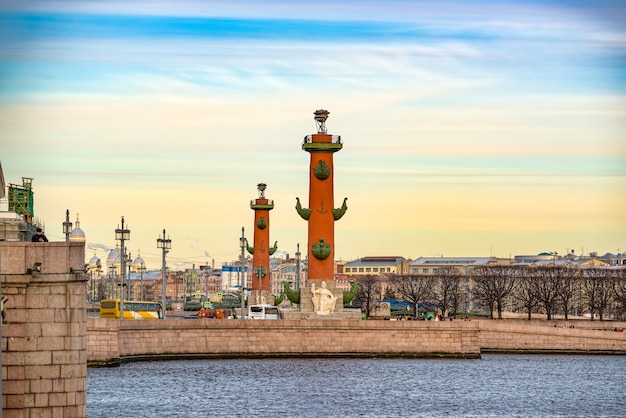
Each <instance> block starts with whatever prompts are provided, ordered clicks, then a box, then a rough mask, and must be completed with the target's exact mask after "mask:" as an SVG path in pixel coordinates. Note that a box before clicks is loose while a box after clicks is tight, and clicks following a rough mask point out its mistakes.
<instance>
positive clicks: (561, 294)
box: [557, 268, 580, 321]
mask: <svg viewBox="0 0 626 418" xmlns="http://www.w3.org/2000/svg"><path fill="white" fill-rule="evenodd" d="M558 272H559V273H560V274H561V278H560V280H561V286H560V287H559V289H558V291H557V297H558V301H559V302H560V304H561V307H562V308H563V314H564V315H565V320H566V321H567V318H568V314H569V311H570V309H571V308H572V306H571V303H570V302H571V301H572V299H574V297H575V296H576V294H577V293H578V292H579V283H580V281H579V276H578V270H575V269H572V268H565V269H559V271H558Z"/></svg>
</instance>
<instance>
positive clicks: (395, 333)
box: [87, 318, 480, 364]
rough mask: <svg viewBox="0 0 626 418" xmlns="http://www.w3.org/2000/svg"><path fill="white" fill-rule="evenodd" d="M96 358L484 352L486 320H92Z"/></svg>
mask: <svg viewBox="0 0 626 418" xmlns="http://www.w3.org/2000/svg"><path fill="white" fill-rule="evenodd" d="M118 326H120V328H118ZM87 329H88V331H87V350H88V359H89V362H90V363H91V364H93V363H97V362H104V363H106V362H111V361H113V362H115V360H119V359H120V358H121V359H127V360H128V359H133V358H146V357H165V358H167V357H184V356H201V357H213V356H214V357H229V356H247V357H281V356H284V357H289V356H311V357H313V356H314V357H319V356H329V357H332V356H373V355H375V356H420V357H440V356H459V357H478V356H479V355H480V347H479V340H478V323H477V322H475V323H472V322H462V321H457V322H441V323H435V322H421V323H420V322H419V321H404V322H402V321H398V322H395V321H394V322H391V321H354V320H352V321H350V320H280V321H241V320H180V319H165V320H150V321H122V322H120V321H118V320H116V319H92V318H90V319H88V321H87Z"/></svg>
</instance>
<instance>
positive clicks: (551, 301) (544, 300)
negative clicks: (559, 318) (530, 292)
mask: <svg viewBox="0 0 626 418" xmlns="http://www.w3.org/2000/svg"><path fill="white" fill-rule="evenodd" d="M563 269H564V267H552V266H551V267H538V268H537V270H535V271H536V273H537V274H536V277H535V286H536V289H537V299H538V301H539V304H540V305H541V307H543V309H544V310H545V312H546V319H547V320H548V321H550V320H552V318H553V317H554V314H555V313H556V307H557V299H558V295H559V291H560V287H561V285H562V280H561V278H562V276H563V273H562V271H561V270H563Z"/></svg>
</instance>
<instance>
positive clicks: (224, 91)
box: [0, 0, 626, 269]
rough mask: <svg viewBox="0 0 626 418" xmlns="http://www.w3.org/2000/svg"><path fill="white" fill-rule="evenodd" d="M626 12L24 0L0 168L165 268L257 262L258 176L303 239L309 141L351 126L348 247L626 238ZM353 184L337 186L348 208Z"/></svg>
mask: <svg viewBox="0 0 626 418" xmlns="http://www.w3.org/2000/svg"><path fill="white" fill-rule="evenodd" d="M625 20H626V7H624V6H623V5H622V4H621V3H620V2H615V1H611V0H606V1H591V0H589V1H586V0H579V1H563V0H551V1H539V0H535V1H495V0H493V1H491V0H487V1H484V0H481V1H478V0H468V1H442V2H425V1H408V0H399V1H395V2H392V3H380V2H374V1H361V2H352V1H332V2H331V1H320V2H316V3H315V7H312V5H311V4H294V3H290V2H283V1H268V2H263V5H262V7H261V5H259V4H258V3H256V2H250V1H241V0H234V1H231V2H228V3H226V2H215V1H196V0H186V1H180V2H166V1H161V0H152V1H150V0H149V1H142V2H124V1H117V0H114V1H106V2H99V1H81V2H74V1H63V0H61V1H55V2H45V1H29V2H21V1H12V0H9V1H5V2H2V4H0V27H2V31H0V42H1V43H2V45H3V48H2V49H1V50H0V163H1V164H2V167H3V170H4V176H5V180H6V182H7V183H18V184H19V183H20V182H21V177H32V178H34V181H33V189H34V192H35V211H36V216H38V217H39V218H40V219H41V220H42V221H44V222H45V226H46V228H45V232H46V235H47V236H48V238H49V239H50V240H63V239H64V236H63V233H62V222H63V221H64V220H65V211H66V210H67V209H69V210H70V218H71V219H70V220H71V221H72V222H75V221H76V217H77V214H79V219H80V223H81V228H82V229H83V230H84V231H85V234H86V237H87V243H88V249H87V254H86V257H87V259H89V258H91V256H92V255H93V253H94V249H95V250H96V254H97V255H98V257H100V258H101V259H103V260H104V259H105V258H106V254H108V251H109V250H110V249H111V248H114V247H115V245H116V242H115V240H114V238H115V233H114V230H115V228H116V227H117V226H118V225H119V223H120V218H121V217H122V216H124V218H125V221H126V223H127V225H128V227H129V229H130V230H131V239H130V241H128V242H127V243H126V246H127V247H128V249H129V250H130V251H131V254H132V256H133V258H134V257H136V256H137V255H138V252H139V251H140V252H141V256H142V258H144V259H145V260H146V263H147V264H148V267H149V268H155V267H157V268H158V265H159V263H160V256H161V253H160V251H159V249H158V248H157V245H156V240H157V238H158V237H159V235H160V234H161V233H162V231H163V229H164V228H165V229H166V231H167V234H168V235H169V237H170V239H171V240H172V249H171V251H170V252H169V253H168V256H167V258H168V265H170V266H171V268H176V269H178V268H190V267H191V266H192V264H196V266H198V265H200V264H202V265H203V264H205V263H209V264H211V263H212V262H213V260H214V261H215V263H216V264H217V265H218V266H219V265H221V264H222V263H224V262H232V261H233V260H235V259H236V258H237V256H238V255H239V237H240V235H241V227H244V228H245V229H246V236H247V237H248V238H251V232H250V231H252V224H253V216H254V212H253V211H252V210H251V209H250V206H249V204H250V200H252V199H254V198H255V197H256V196H257V191H256V185H257V184H258V183H261V182H263V183H266V184H267V185H268V186H267V191H266V196H267V198H269V199H273V200H274V202H275V208H274V210H273V211H272V213H271V228H272V230H271V233H270V235H271V238H272V240H277V241H278V247H279V252H278V254H283V255H284V254H287V253H288V254H290V255H291V256H293V254H294V253H295V251H296V246H297V244H300V252H301V253H302V254H303V256H304V255H305V254H306V245H307V236H306V234H307V226H306V222H304V221H303V220H302V219H300V217H299V216H298V214H297V213H296V211H295V209H294V206H295V199H296V197H299V198H300V200H301V201H302V202H303V204H306V202H308V154H307V153H306V152H304V151H302V149H301V143H302V139H303V137H304V136H305V135H308V134H311V133H314V131H315V124H314V121H313V112H314V111H315V110H316V109H320V108H323V109H328V110H329V111H330V117H329V119H328V121H327V123H326V125H327V128H328V133H330V134H334V135H341V137H342V140H343V143H344V148H343V150H342V152H341V153H338V154H337V155H336V157H335V169H336V171H335V176H334V178H335V187H334V188H335V197H336V199H337V196H340V197H341V198H343V197H344V196H347V197H348V202H347V204H348V211H347V212H346V214H345V216H344V217H343V218H342V220H341V222H338V223H337V225H336V239H335V242H336V245H337V248H336V251H335V258H336V259H343V260H354V259H357V258H360V257H364V256H368V255H398V256H403V257H406V258H412V259H415V258H418V257H421V256H423V257H428V256H437V255H444V256H473V257H474V256H491V255H493V256H497V257H513V256H514V255H521V254H536V253H540V252H544V251H547V252H554V251H556V252H558V253H565V252H568V251H571V250H572V249H574V251H575V252H576V253H577V254H580V253H588V252H591V251H595V252H597V253H598V254H599V255H602V254H604V253H607V252H611V253H617V252H619V251H625V250H626V213H625V209H626V193H624V190H626V128H625V127H626V123H625V121H626V116H625V114H624V109H625V108H626V106H625V105H626V100H625V98H626V95H625V90H626V89H625V87H626V58H625V57H626V28H625V27H624V26H623V21H625ZM340 205H341V201H335V202H334V207H339V206H340Z"/></svg>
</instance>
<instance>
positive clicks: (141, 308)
mask: <svg viewBox="0 0 626 418" xmlns="http://www.w3.org/2000/svg"><path fill="white" fill-rule="evenodd" d="M119 317H120V300H119V299H103V300H101V301H100V318H119ZM124 319H163V306H162V305H161V303H160V302H140V301H132V300H131V301H124Z"/></svg>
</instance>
